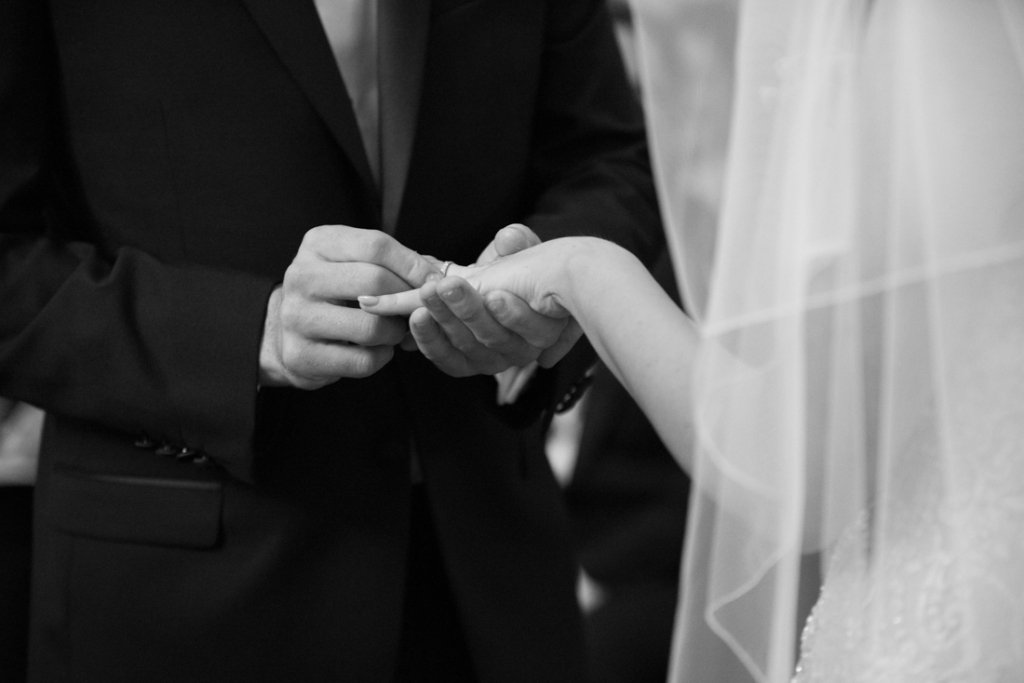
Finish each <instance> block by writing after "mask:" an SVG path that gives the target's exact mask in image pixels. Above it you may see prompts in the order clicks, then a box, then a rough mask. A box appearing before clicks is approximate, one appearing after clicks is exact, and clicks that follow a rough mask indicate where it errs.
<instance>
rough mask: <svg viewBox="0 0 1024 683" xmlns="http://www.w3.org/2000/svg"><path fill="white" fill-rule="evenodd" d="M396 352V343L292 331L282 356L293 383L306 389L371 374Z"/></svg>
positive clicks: (282, 349)
mask: <svg viewBox="0 0 1024 683" xmlns="http://www.w3.org/2000/svg"><path fill="white" fill-rule="evenodd" d="M393 356H394V347H392V346H358V345H355V344H342V343H327V342H316V341H310V340H308V339H301V338H298V337H294V336H292V335H287V336H286V337H285V338H284V340H283V341H282V347H281V360H282V363H283V365H284V367H285V368H286V369H287V371H288V372H289V373H290V374H291V375H292V376H293V378H294V380H293V383H294V384H296V386H299V387H300V388H306V389H315V388H318V387H321V386H324V385H327V384H330V383H332V382H335V381H337V380H339V379H341V378H343V377H348V378H354V379H358V378H363V377H369V376H370V375H372V374H374V373H376V372H377V371H378V370H380V369H381V368H382V367H384V366H385V365H387V363H388V361H390V360H391V358H392V357H393ZM295 380H297V381H295Z"/></svg>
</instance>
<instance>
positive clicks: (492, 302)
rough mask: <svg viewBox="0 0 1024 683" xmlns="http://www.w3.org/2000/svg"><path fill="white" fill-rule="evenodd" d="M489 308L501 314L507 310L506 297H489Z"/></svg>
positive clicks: (494, 312) (492, 311)
mask: <svg viewBox="0 0 1024 683" xmlns="http://www.w3.org/2000/svg"><path fill="white" fill-rule="evenodd" d="M487 310H488V311H490V312H491V313H493V314H494V315H499V314H501V313H502V312H504V310H505V300H504V299H488V301H487Z"/></svg>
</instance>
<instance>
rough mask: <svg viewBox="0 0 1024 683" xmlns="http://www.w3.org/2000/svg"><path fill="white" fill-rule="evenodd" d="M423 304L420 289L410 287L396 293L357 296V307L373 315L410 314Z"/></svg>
mask: <svg viewBox="0 0 1024 683" xmlns="http://www.w3.org/2000/svg"><path fill="white" fill-rule="evenodd" d="M422 306H423V300H422V299H421V298H420V290H418V289H410V290H407V291H405V292H399V293H398V294H384V295H381V296H361V297H359V307H360V308H362V309H363V310H364V311H366V312H367V313H373V314H374V315H401V316H408V315H411V314H412V312H413V311H415V310H416V309H417V308H421V307H422Z"/></svg>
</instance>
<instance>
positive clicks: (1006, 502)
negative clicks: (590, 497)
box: [634, 0, 1024, 683]
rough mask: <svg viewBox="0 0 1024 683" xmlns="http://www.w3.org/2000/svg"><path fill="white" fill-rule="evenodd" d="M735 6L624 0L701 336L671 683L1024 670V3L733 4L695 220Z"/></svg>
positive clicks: (877, 680)
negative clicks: (707, 210) (709, 174)
mask: <svg viewBox="0 0 1024 683" xmlns="http://www.w3.org/2000/svg"><path fill="white" fill-rule="evenodd" d="M735 5H736V3H735V2H730V1H729V0H721V1H719V2H716V1H714V0H635V2H634V10H635V22H636V26H637V30H638V42H639V45H640V49H641V59H640V62H641V68H642V73H643V79H644V81H643V83H644V94H645V98H646V106H647V111H648V117H649V124H650V134H651V137H652V143H653V144H652V147H653V156H654V161H655V167H656V172H657V175H658V180H659V183H660V186H661V190H662V197H663V212H664V215H665V217H666V221H667V223H668V225H669V233H670V241H671V243H672V244H673V248H674V253H673V256H674V259H675V263H676V266H677V269H678V270H679V271H680V282H681V283H682V285H681V286H682V288H683V290H684V291H683V294H684V297H685V300H686V302H687V304H688V308H689V310H690V311H692V312H694V313H695V315H696V316H697V317H698V320H699V322H700V323H701V328H702V331H703V336H704V344H703V347H702V351H701V358H700V360H699V362H698V365H697V370H696V374H695V378H694V387H693V391H694V392H695V405H696V406H697V416H696V418H695V419H696V425H697V432H698V444H697V458H696V461H697V464H696V466H695V472H694V480H695V482H696V487H695V491H696V493H695V494H694V498H693V501H694V502H693V504H692V514H691V517H690V527H689V529H688V531H687V533H688V536H687V547H686V558H685V565H686V568H685V572H684V577H683V593H682V595H683V602H682V605H681V608H680V610H679V617H678V628H677V633H676V644H675V651H674V660H673V664H672V680H673V681H685V682H689V681H693V682H699V683H705V682H708V681H729V682H730V683H733V682H739V681H744V680H747V681H759V682H760V681H770V682H772V683H784V682H785V681H789V680H791V679H793V678H795V680H796V681H797V682H798V683H812V682H813V683H818V682H824V683H839V682H847V681H850V682H853V681H870V682H872V683H885V682H888V681H892V682H899V683H916V682H921V683H926V682H927V683H954V682H960V681H964V682H968V681H969V682H971V683H974V682H978V683H1009V682H1016V681H1024V1H1022V0H742V1H741V2H740V3H739V5H738V8H739V11H738V13H737V16H738V17H739V31H738V37H737V39H736V53H735V54H736V72H735V73H736V79H735V88H734V90H733V98H732V108H731V112H730V114H729V115H728V117H727V119H728V120H729V121H730V125H729V135H728V139H729V153H728V162H727V164H726V171H725V175H724V195H723V199H722V204H721V212H720V217H719V218H720V219H719V221H718V224H717V229H716V230H709V229H706V225H707V223H706V222H701V221H699V220H697V219H696V218H695V216H696V212H695V211H694V210H693V201H692V197H690V196H689V194H688V192H689V190H688V189H687V188H689V187H690V186H691V185H692V183H693V173H692V168H693V167H694V162H695V159H696V157H697V156H698V155H699V154H700V153H701V148H700V144H699V143H698V142H699V141H700V140H701V139H702V138H701V130H702V129H701V126H702V125H704V123H702V121H704V122H706V120H708V119H709V117H706V116H704V117H703V118H700V117H696V116H695V114H699V113H700V112H701V111H702V108H703V107H705V106H706V104H707V102H709V101H713V100H715V98H716V97H717V94H716V92H717V91H716V90H715V87H714V86H715V83H713V82H709V81H702V80H701V75H700V74H698V73H694V72H693V69H692V68H691V67H690V66H689V65H690V64H692V63H693V62H692V59H691V60H687V59H686V51H687V50H692V49H694V48H693V45H692V43H688V41H687V36H690V35H692V34H693V33H694V31H695V27H696V28H699V27H700V26H701V25H706V24H707V22H709V21H719V20H720V18H721V16H722V14H723V12H725V13H727V12H728V11H729V9H730V8H731V7H733V6H735ZM710 118H711V120H714V117H710ZM698 119H699V120H698ZM712 134H713V135H717V134H718V132H717V131H714V130H713V131H712ZM695 141H698V142H695ZM712 255H713V263H714V267H713V268H709V267H708V264H709V263H711V262H712V261H711V259H712ZM817 557H820V558H821V561H820V563H818V564H816V562H815V558H817ZM819 587H820V592H819ZM811 604H813V605H814V607H813V611H812V612H811V616H810V618H809V619H807V618H806V616H807V612H808V609H809V606H810V605H811ZM801 631H802V632H803V636H802V642H801V638H800V633H801Z"/></svg>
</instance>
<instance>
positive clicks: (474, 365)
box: [409, 224, 580, 377]
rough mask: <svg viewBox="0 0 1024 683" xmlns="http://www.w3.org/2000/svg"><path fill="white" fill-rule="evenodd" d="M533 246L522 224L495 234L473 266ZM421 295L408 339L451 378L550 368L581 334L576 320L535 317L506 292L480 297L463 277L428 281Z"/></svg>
mask: <svg viewBox="0 0 1024 683" xmlns="http://www.w3.org/2000/svg"><path fill="white" fill-rule="evenodd" d="M537 244H540V238H539V237H537V235H536V234H535V233H534V232H533V231H532V230H530V229H529V228H527V227H526V226H525V225H519V224H514V225H510V226H507V227H505V228H502V229H501V230H500V231H498V233H497V235H495V238H494V241H492V242H491V244H490V245H488V247H487V248H486V249H484V251H483V253H481V255H480V258H479V259H478V260H477V263H478V264H482V263H488V262H490V261H493V260H494V259H496V258H500V257H502V256H508V255H509V254H513V253H516V252H518V251H522V250H523V249H528V248H530V247H532V246H535V245H537ZM420 295H421V297H422V300H423V305H424V308H420V309H418V310H416V311H414V312H413V314H412V315H411V316H410V318H409V329H410V332H411V333H412V337H413V339H414V340H415V342H416V345H417V347H418V348H419V350H420V351H421V352H422V353H423V355H424V356H426V357H427V358H428V359H430V360H431V361H432V362H433V363H434V364H435V365H437V366H438V367H439V368H440V369H441V370H442V371H444V372H445V373H447V374H449V375H452V376H454V377H465V376H469V375H477V374H489V375H494V374H497V373H499V372H502V371H503V370H506V369H507V368H509V367H512V366H517V367H524V366H526V365H529V364H530V363H532V362H533V361H535V360H536V361H539V362H540V363H541V364H542V365H544V366H545V367H550V365H553V364H554V363H555V362H557V361H558V360H560V359H561V357H562V356H564V355H565V353H567V352H568V351H569V349H571V348H572V345H573V344H575V342H576V340H578V339H579V336H580V335H579V333H578V325H576V324H575V321H571V320H568V319H565V318H551V317H548V316H545V315H542V314H540V313H537V312H536V311H534V310H533V309H532V308H530V306H529V305H528V304H527V303H526V302H525V301H523V300H522V299H520V298H519V297H517V296H514V295H512V294H510V293H508V292H500V291H496V292H489V293H488V294H487V295H486V296H484V297H481V296H480V294H479V293H478V292H477V291H476V290H475V289H474V288H473V287H472V286H470V285H469V284H468V283H467V282H466V281H465V280H463V279H461V278H446V279H445V280H443V281H441V282H440V283H428V284H427V286H426V287H424V288H423V289H422V290H421V292H420Z"/></svg>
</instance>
